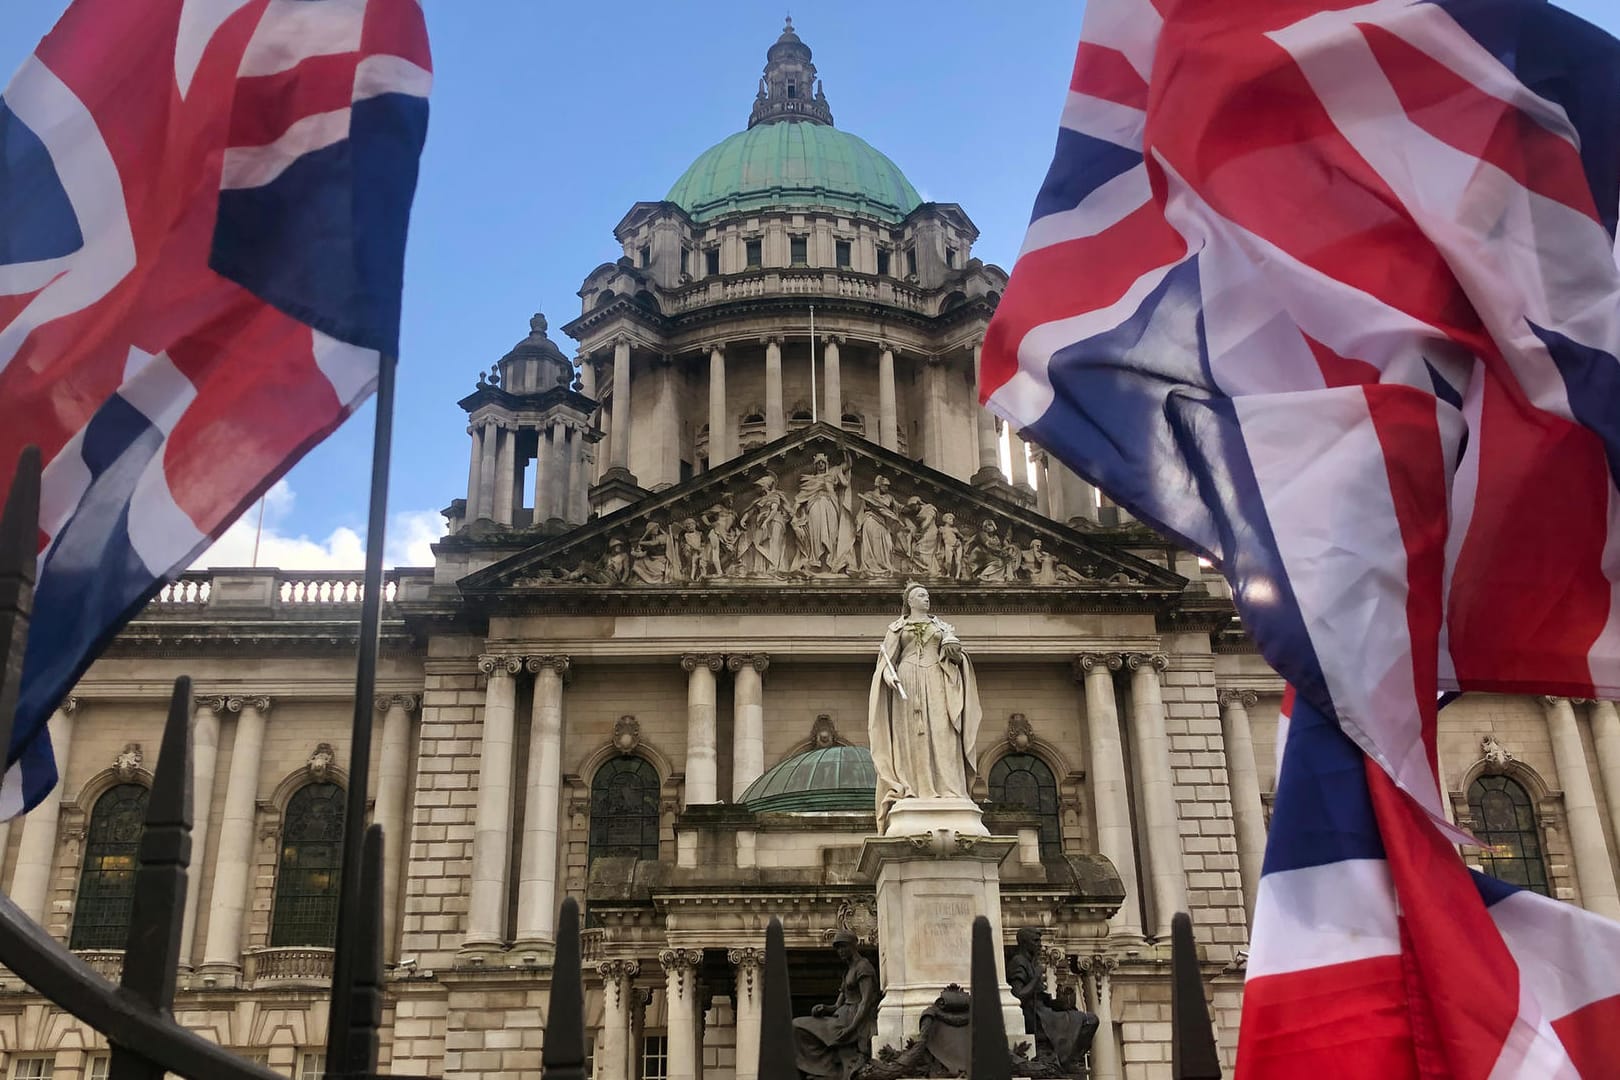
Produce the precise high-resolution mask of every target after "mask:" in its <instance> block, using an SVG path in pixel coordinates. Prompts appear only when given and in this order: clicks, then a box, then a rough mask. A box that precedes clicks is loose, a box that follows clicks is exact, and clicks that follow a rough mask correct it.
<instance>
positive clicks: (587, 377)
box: [574, 353, 596, 401]
mask: <svg viewBox="0 0 1620 1080" xmlns="http://www.w3.org/2000/svg"><path fill="white" fill-rule="evenodd" d="M574 364H575V366H576V367H578V368H579V392H580V393H582V394H584V395H585V396H586V397H588V398H590V399H591V400H592V401H595V400H596V361H594V360H592V359H591V358H590V357H588V356H586V355H585V354H584V353H581V354H580V355H579V356H577V357H575V358H574Z"/></svg>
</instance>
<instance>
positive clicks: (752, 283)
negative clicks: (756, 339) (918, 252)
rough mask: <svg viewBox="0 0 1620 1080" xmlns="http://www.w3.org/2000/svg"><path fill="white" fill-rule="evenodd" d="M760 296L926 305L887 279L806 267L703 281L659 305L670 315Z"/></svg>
mask: <svg viewBox="0 0 1620 1080" xmlns="http://www.w3.org/2000/svg"><path fill="white" fill-rule="evenodd" d="M760 296H806V297H818V296H827V297H845V298H848V299H852V300H866V301H870V302H872V303H877V304H889V305H891V306H893V307H899V308H905V309H906V310H907V311H922V310H924V309H925V307H927V306H928V305H927V304H926V303H925V298H924V295H923V293H922V291H921V290H919V289H914V288H911V287H909V286H907V285H905V284H902V283H901V282H898V281H895V280H894V279H893V278H891V277H887V276H879V275H876V274H861V273H856V272H855V271H853V270H834V269H811V268H808V267H806V268H795V269H788V270H756V271H752V272H750V273H747V274H729V275H726V276H723V277H712V278H706V279H704V280H702V281H699V282H696V283H694V284H692V285H688V286H686V287H685V288H682V289H680V290H679V291H677V292H674V293H672V294H670V295H669V296H668V297H667V298H665V299H664V301H663V306H664V310H665V311H667V312H669V313H671V314H674V313H677V312H682V311H690V310H692V309H694V308H701V307H707V306H708V305H710V304H722V303H728V302H731V301H735V300H748V299H752V298H754V297H760Z"/></svg>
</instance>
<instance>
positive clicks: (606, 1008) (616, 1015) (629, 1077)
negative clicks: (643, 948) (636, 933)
mask: <svg viewBox="0 0 1620 1080" xmlns="http://www.w3.org/2000/svg"><path fill="white" fill-rule="evenodd" d="M596 970H597V973H598V974H600V975H601V976H602V1035H601V1038H599V1039H597V1041H596V1053H595V1061H596V1077H595V1080H634V1077H635V1075H636V1071H635V1069H633V1068H631V1065H630V996H631V995H632V994H634V993H635V992H636V991H635V987H634V985H633V984H634V982H635V978H636V973H637V972H638V971H640V970H641V966H640V965H639V964H637V963H636V962H635V961H634V960H603V961H602V962H601V963H599V964H597V965H596ZM587 1080H590V1078H587Z"/></svg>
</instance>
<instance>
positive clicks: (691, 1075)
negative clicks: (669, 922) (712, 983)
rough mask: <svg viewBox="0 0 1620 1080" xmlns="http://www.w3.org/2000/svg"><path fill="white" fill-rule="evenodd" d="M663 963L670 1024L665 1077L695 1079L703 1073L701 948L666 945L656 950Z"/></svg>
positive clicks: (667, 1012) (660, 961) (669, 1078)
mask: <svg viewBox="0 0 1620 1080" xmlns="http://www.w3.org/2000/svg"><path fill="white" fill-rule="evenodd" d="M658 962H659V963H660V964H662V965H663V966H664V1010H665V1016H666V1021H667V1023H668V1025H669V1028H668V1035H669V1068H668V1072H667V1073H666V1074H665V1075H666V1076H667V1077H668V1080H698V1077H700V1076H702V1075H703V1046H702V1028H701V1027H700V1026H699V1025H700V1024H702V1023H703V1009H702V1002H701V1000H700V999H701V997H702V991H703V988H702V987H701V986H699V985H698V966H699V965H700V964H702V963H703V950H702V949H665V950H664V951H663V952H661V953H659V954H658Z"/></svg>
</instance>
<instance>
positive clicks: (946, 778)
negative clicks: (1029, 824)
mask: <svg viewBox="0 0 1620 1080" xmlns="http://www.w3.org/2000/svg"><path fill="white" fill-rule="evenodd" d="M901 610H903V611H904V612H905V614H904V615H903V616H901V617H900V618H898V619H896V620H895V621H894V622H892V623H890V624H889V629H888V632H887V633H886V634H884V636H883V646H882V648H881V650H880V652H879V655H878V661H877V669H876V670H875V671H874V672H873V673H872V693H871V697H870V700H869V704H868V708H867V733H868V738H869V740H870V742H871V746H872V764H873V765H874V766H875V767H876V769H877V783H878V786H877V825H878V832H880V833H882V832H886V831H887V830H888V821H889V811H890V809H892V808H893V807H894V804H895V803H897V802H899V801H900V800H902V799H970V798H971V788H970V785H971V783H972V781H973V775H974V768H973V747H974V744H975V743H976V742H977V741H978V738H979V721H980V719H981V717H982V713H981V710H980V708H979V687H978V683H977V682H976V681H975V679H974V677H973V663H972V661H970V660H969V659H968V658H967V655H966V654H965V653H964V652H963V651H962V642H961V641H960V640H958V639H957V636H956V630H955V628H954V627H952V626H951V624H950V623H947V622H945V621H944V620H942V619H940V618H938V617H937V616H934V615H930V614H929V613H928V590H927V589H925V588H923V587H922V586H921V585H918V584H917V583H916V582H908V583H907V585H906V588H905V592H904V593H903V594H902V601H901Z"/></svg>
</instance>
